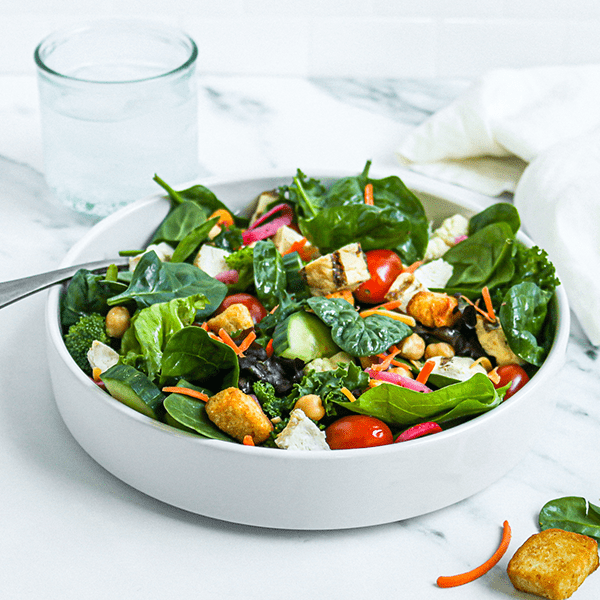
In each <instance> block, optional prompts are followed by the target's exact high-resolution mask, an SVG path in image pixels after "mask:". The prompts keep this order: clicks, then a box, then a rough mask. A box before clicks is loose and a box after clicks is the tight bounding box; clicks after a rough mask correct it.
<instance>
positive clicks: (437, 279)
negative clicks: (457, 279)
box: [415, 258, 454, 289]
mask: <svg viewBox="0 0 600 600" xmlns="http://www.w3.org/2000/svg"><path fill="white" fill-rule="evenodd" d="M453 270H454V268H453V267H452V265H451V264H449V263H447V262H446V261H444V260H443V259H441V258H438V259H437V260H434V261H431V262H428V263H425V264H424V265H421V266H420V267H419V268H418V269H417V270H416V271H415V278H416V279H417V280H418V281H420V282H421V283H422V284H423V285H424V286H425V287H426V288H428V289H431V288H443V287H446V284H447V283H448V280H449V279H450V277H452V271H453Z"/></svg>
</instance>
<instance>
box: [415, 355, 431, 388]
mask: <svg viewBox="0 0 600 600" xmlns="http://www.w3.org/2000/svg"><path fill="white" fill-rule="evenodd" d="M434 367H435V362H434V361H432V360H428V361H427V362H426V363H425V364H424V365H423V368H422V369H421V370H420V371H419V374H418V375H417V376H416V377H415V381H418V382H419V383H422V384H423V385H425V384H426V383H427V380H428V379H429V376H430V375H431V371H433V368H434Z"/></svg>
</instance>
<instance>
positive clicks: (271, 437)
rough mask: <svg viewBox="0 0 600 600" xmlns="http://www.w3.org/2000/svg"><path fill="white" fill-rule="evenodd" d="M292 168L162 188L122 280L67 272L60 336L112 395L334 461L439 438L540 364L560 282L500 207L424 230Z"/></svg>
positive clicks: (508, 208)
mask: <svg viewBox="0 0 600 600" xmlns="http://www.w3.org/2000/svg"><path fill="white" fill-rule="evenodd" d="M369 170H370V162H367V164H366V166H365V168H364V170H363V171H362V172H361V173H359V174H357V175H353V176H348V177H344V178H342V179H339V180H337V181H335V182H333V183H332V184H330V185H325V184H324V183H323V182H322V181H319V180H317V179H313V178H310V177H309V176H307V175H305V174H304V173H303V172H302V171H300V170H298V171H297V173H296V175H295V176H293V177H290V181H289V183H288V184H287V185H284V186H281V187H280V188H278V189H274V190H265V192H264V193H262V194H261V195H260V196H259V197H258V198H254V199H253V198H248V202H249V204H251V203H252V202H253V201H254V204H253V205H252V206H253V207H254V211H253V214H252V216H251V217H247V216H243V215H241V214H236V213H234V212H233V211H231V210H230V209H229V208H228V207H227V206H226V205H225V204H224V203H223V202H222V201H221V200H219V199H218V198H217V197H216V195H215V194H214V193H213V192H212V191H211V190H209V189H208V188H206V187H204V186H202V185H195V186H193V187H191V188H189V189H186V190H182V191H175V190H174V189H172V188H171V187H170V186H169V185H168V184H167V183H166V182H164V181H162V180H161V179H160V178H159V177H158V176H156V177H155V181H156V182H157V184H158V185H160V186H161V187H162V188H163V189H164V190H165V192H166V194H167V197H168V201H169V202H170V208H169V211H168V214H167V215H166V217H165V218H164V220H163V221H162V223H161V224H160V225H159V227H158V228H157V229H156V231H154V232H152V235H151V237H150V239H149V240H148V244H147V245H146V247H143V248H133V249H131V248H129V249H123V251H122V252H121V254H122V256H124V257H127V258H128V261H129V265H128V268H121V267H117V266H116V265H111V266H110V267H109V268H108V269H106V270H105V271H104V272H101V273H98V272H91V271H87V270H85V269H81V270H80V271H78V272H77V274H76V275H75V276H74V277H73V278H72V279H71V280H70V281H69V282H68V284H67V285H66V287H65V289H64V293H63V294H62V296H61V304H60V318H61V324H62V328H63V334H64V341H65V344H66V347H67V349H68V351H69V353H70V354H71V356H72V358H73V360H74V361H75V362H76V363H77V365H79V367H80V368H81V369H82V370H83V371H84V372H85V373H86V374H87V375H88V376H89V377H90V378H91V379H92V380H93V381H94V382H95V383H96V384H97V385H98V386H99V387H100V388H102V389H103V390H105V392H106V393H108V394H110V395H111V396H113V397H114V398H115V399H116V400H118V401H120V402H123V403H124V404H126V405H128V406H129V407H131V408H132V409H133V410H136V411H138V412H140V413H142V414H144V415H146V416H148V417H150V418H152V419H156V420H159V421H161V422H164V423H166V424H167V425H170V426H172V427H174V428H177V429H179V430H181V431H185V432H187V433H188V434H190V435H197V436H201V437H204V438H211V439H215V440H221V441H228V442H234V443H242V444H246V445H253V446H265V447H273V448H281V449H291V450H338V449H347V448H365V447H371V446H380V445H385V444H391V443H397V442H407V441H410V440H412V439H415V438H417V437H421V436H424V435H434V434H436V433H439V432H441V431H443V430H445V429H447V428H450V427H454V426H456V425H458V424H460V423H463V422H465V421H466V420H469V419H472V418H474V417H476V416H477V415H480V414H482V413H485V412H487V411H489V410H492V409H494V408H495V407H497V406H498V405H499V404H501V403H502V402H504V401H506V400H507V399H508V398H510V397H511V396H512V395H513V394H514V393H516V392H518V390H519V389H521V388H522V387H523V386H524V385H526V384H527V382H528V381H529V379H530V378H531V377H532V376H533V375H534V374H535V372H536V371H537V369H538V368H539V367H540V366H541V365H542V363H543V362H544V359H545V357H546V355H547V354H548V352H549V349H550V347H551V344H552V342H553V336H554V331H555V329H556V315H555V310H553V303H552V297H553V293H554V290H555V288H556V287H557V286H558V285H559V281H558V279H557V277H556V274H555V270H554V267H553V265H552V263H551V262H550V261H549V259H548V257H547V254H546V252H545V251H543V250H542V249H540V248H538V247H536V246H533V247H527V246H526V245H524V244H523V243H522V242H521V241H519V240H518V239H517V237H516V236H517V232H518V231H519V228H520V219H519V215H518V212H517V210H516V209H515V208H514V207H513V206H512V205H511V204H508V203H498V204H495V205H492V206H490V207H489V208H486V209H485V210H483V211H482V212H480V213H478V214H476V215H474V216H472V217H471V218H466V217H464V216H462V215H460V214H456V215H449V216H448V218H446V219H445V220H444V221H443V222H441V223H431V222H430V220H429V218H428V216H427V215H426V213H425V210H424V208H423V205H422V203H421V201H420V200H419V198H418V197H417V196H416V195H415V194H414V193H412V192H411V191H410V190H409V189H408V188H407V187H406V186H405V185H404V183H403V182H402V181H401V179H400V178H398V177H397V176H390V177H386V178H383V179H372V178H371V177H370V176H369Z"/></svg>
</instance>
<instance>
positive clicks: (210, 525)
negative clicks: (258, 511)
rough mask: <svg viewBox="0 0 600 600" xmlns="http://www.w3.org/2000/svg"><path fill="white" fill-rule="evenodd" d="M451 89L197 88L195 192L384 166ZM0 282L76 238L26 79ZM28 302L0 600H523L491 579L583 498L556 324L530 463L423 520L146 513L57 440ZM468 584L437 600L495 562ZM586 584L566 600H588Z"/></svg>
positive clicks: (588, 423) (592, 408) (1, 123)
mask: <svg viewBox="0 0 600 600" xmlns="http://www.w3.org/2000/svg"><path fill="white" fill-rule="evenodd" d="M467 85H468V82H466V81H457V80H435V81H434V80H423V81H420V80H398V81H394V80H374V81H357V80H351V79H328V80H303V79H287V78H235V77H230V78H225V77H223V78H220V77H206V78H201V79H200V92H201V106H200V136H201V143H200V151H201V162H202V169H203V173H202V175H203V176H212V175H226V174H230V173H235V172H236V171H237V170H240V171H243V172H246V173H247V172H256V173H260V174H264V173H265V172H267V171H269V170H271V169H277V170H279V171H280V170H282V169H287V168H289V169H290V173H293V172H295V170H296V168H297V167H300V168H302V169H303V170H306V171H308V172H310V169H311V168H314V167H318V168H319V169H324V168H340V169H344V170H347V171H348V172H355V171H359V170H361V169H362V167H363V165H364V162H365V160H366V159H368V158H371V159H373V161H374V165H375V166H377V167H378V169H380V170H382V169H389V170H390V172H393V171H394V169H396V168H397V165H396V164H395V162H394V157H393V150H394V147H395V146H396V145H397V143H398V141H399V140H400V139H401V136H402V135H403V133H404V132H405V131H407V130H408V129H409V128H410V127H413V126H414V125H416V124H417V123H419V122H421V121H422V120H423V119H424V118H426V116H427V115H429V114H431V112H432V111H435V110H437V109H439V108H441V107H442V106H444V105H445V104H447V103H448V102H449V101H450V100H452V99H453V98H454V97H455V96H456V95H457V94H459V93H460V92H461V91H462V90H464V89H465V88H466V86H467ZM0 90H1V92H2V93H0V207H1V208H0V211H1V212H0V215H1V223H2V228H1V234H0V235H1V240H2V242H1V243H0V280H9V279H13V278H17V277H21V276H24V275H29V274H34V273H38V272H42V271H44V270H49V269H52V268H54V267H55V266H57V265H58V263H59V262H60V261H61V259H62V258H63V256H64V255H65V253H66V252H67V250H68V249H69V248H70V247H71V245H72V244H73V243H74V242H76V241H77V240H78V239H79V238H80V237H81V236H83V235H84V234H85V233H86V231H88V230H89V228H90V227H91V226H92V224H93V221H92V220H90V219H89V218H86V217H82V216H79V215H76V214H74V213H71V212H69V211H68V210H66V209H64V208H62V207H60V206H58V205H57V204H56V202H55V201H54V200H53V199H52V197H51V196H50V194H49V191H48V190H47V188H46V185H45V182H44V177H43V163H42V155H41V142H40V132H39V123H38V108H37V91H36V86H35V80H34V79H33V78H29V77H25V76H24V77H3V78H0ZM44 302H45V294H37V295H34V296H30V297H29V298H26V299H25V300H22V301H20V302H18V303H15V304H13V305H10V306H8V307H6V308H4V309H2V310H1V311H0V331H2V336H1V337H0V357H1V358H0V365H1V367H0V481H1V482H2V483H1V485H0V506H1V507H2V510H1V511H0V529H1V531H2V534H1V535H0V565H2V568H1V569H0V570H1V571H2V573H3V574H2V584H1V587H2V597H3V598H7V599H15V600H26V599H30V598H31V599H33V598H36V599H37V598H45V599H54V598H60V599H61V600H70V599H77V600H80V599H86V600H91V599H96V598H98V599H100V598H102V599H106V598H127V599H132V598H144V600H153V599H162V598H178V599H179V600H186V599H188V598H189V599H192V598H193V599H194V600H196V599H197V598H217V597H218V598H244V599H245V600H249V599H251V598H261V599H262V598H274V597H285V598H290V599H292V598H293V599H296V598H298V599H300V598H302V599H304V598H344V599H348V598H352V599H362V598H391V597H396V598H417V599H421V598H427V599H429V598H438V597H439V598H442V597H443V598H444V599H446V598H447V599H453V598H461V599H469V598H471V599H477V600H486V599H496V598H502V597H511V598H528V597H531V596H528V595H526V594H521V593H519V592H516V591H515V590H514V588H513V587H512V585H511V583H510V581H509V580H508V577H507V575H506V565H507V562H508V560H509V558H510V557H511V556H512V554H513V553H514V551H516V549H517V548H518V546H520V544H521V543H522V542H523V541H524V540H525V539H526V538H528V537H529V536H530V535H532V534H533V533H536V532H537V525H536V520H537V515H538V513H539V510H540V508H541V507H542V506H543V505H544V503H545V502H547V501H548V500H550V499H553V498H557V497H561V496H570V495H574V496H583V497H585V498H587V499H588V500H590V501H591V502H597V501H598V499H599V493H598V487H597V485H598V484H597V481H598V480H599V476H600V466H599V465H600V462H599V461H598V455H597V450H598V445H599V444H598V439H599V435H598V434H599V432H600V403H599V402H598V398H599V397H600V376H599V375H600V370H599V368H598V352H597V349H596V348H594V347H593V346H591V345H590V344H589V342H588V341H587V340H586V338H585V336H584V335H583V333H582V332H581V329H580V327H579V325H578V323H577V320H576V318H575V317H573V326H572V333H571V337H570V341H569V345H568V350H567V357H566V363H565V365H564V367H563V369H562V372H561V373H560V374H559V376H558V377H557V378H556V386H555V387H554V388H553V389H552V390H551V392H550V393H552V394H555V396H556V400H557V408H556V410H555V411H554V413H553V414H552V416H551V418H550V422H549V425H548V426H547V428H546V429H545V430H544V431H543V432H532V438H533V439H534V441H533V443H532V448H531V451H530V452H529V453H528V454H527V456H526V457H525V458H524V459H523V461H522V462H521V463H520V464H519V465H517V466H516V467H515V468H514V469H513V470H511V471H510V472H509V473H508V474H507V475H506V476H505V477H503V478H502V479H501V480H500V481H498V482H496V483H495V484H493V485H491V486H490V487H489V488H488V489H486V490H484V491H482V492H480V493H478V494H476V495H475V496H473V497H471V498H469V499H467V500H464V501H462V502H459V503H458V504H456V505H453V506H450V507H448V508H446V509H443V510H439V511H437V512H435V513H432V514H428V515H424V516H421V517H418V518H413V519H410V520H407V521H403V522H397V523H391V524H388V525H381V526H376V527H369V528H364V529H357V530H345V531H333V532H332V531H329V532H318V531H317V532H306V531H304V532H298V531H280V530H268V529H260V528H253V527H248V526H240V525H233V524H229V523H223V522H219V521H214V520H211V519H208V518H204V517H201V516H198V515H195V514H190V513H186V512H184V511H181V510H179V509H176V508H173V507H171V506H168V505H165V504H163V503H161V502H159V501H157V500H154V499H152V498H149V497H147V496H145V495H143V494H141V493H139V492H137V491H136V490H134V489H132V488H130V487H129V486H127V485H126V484H124V483H122V482H121V481H119V480H118V479H116V478H115V477H113V476H112V475H110V474H109V473H108V472H106V471H105V470H103V469H102V468H101V467H100V466H99V465H97V464H96V463H95V462H94V461H93V460H92V459H91V458H89V456H88V455H87V454H86V453H85V452H84V451H83V450H82V449H81V448H80V447H79V446H78V444H77V443H76V442H75V440H74V439H73V438H72V437H71V435H70V434H69V432H68V430H67V429H66V427H65V425H64V424H63V422H62V420H61V418H60V416H59V414H58V412H57V409H56V406H55V404H54V398H53V395H52V391H51V388H50V381H49V373H48V367H47V364H46V358H45V331H44V324H43V307H44ZM505 519H507V520H508V521H509V522H510V524H511V526H512V530H513V541H512V543H511V546H510V549H509V551H508V553H507V554H506V555H505V556H504V558H503V559H502V560H501V561H500V563H499V565H498V566H497V567H496V568H494V569H493V570H492V571H491V572H490V573H488V574H487V575H486V576H485V577H483V578H481V579H479V580H477V581H476V582H473V583H471V584H469V585H466V586H463V587H459V588H454V589H446V590H442V589H439V588H437V586H436V585H435V581H436V578H437V577H438V576H439V575H442V574H444V575H448V574H453V573H460V572H463V571H466V570H468V569H471V568H473V567H474V566H476V565H478V564H479V563H481V562H483V561H484V560H485V559H487V558H488V557H489V556H490V555H491V554H492V552H493V551H494V550H495V548H496V546H497V544H498V541H499V536H500V530H501V526H502V522H503V521H504V520H505ZM599 593H600V575H598V574H595V575H592V576H591V577H590V578H589V580H588V581H586V582H585V583H584V584H583V586H582V587H581V588H580V590H579V591H577V592H576V595H575V597H576V598H578V599H579V600H585V599H592V598H594V599H595V598H597V597H598V594H599Z"/></svg>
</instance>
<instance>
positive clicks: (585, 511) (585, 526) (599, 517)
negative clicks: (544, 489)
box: [539, 496, 600, 542]
mask: <svg viewBox="0 0 600 600" xmlns="http://www.w3.org/2000/svg"><path fill="white" fill-rule="evenodd" d="M539 524H540V527H541V529H542V530H544V529H551V528H557V529H562V530H564V531H572V532H573V533H580V534H581V535H587V536H589V537H592V538H594V539H595V540H596V541H597V542H600V506H596V505H594V504H592V503H591V502H588V501H587V500H586V499H585V498H580V497H577V496H566V497H564V498H557V499H556V500H550V501H549V502H547V503H546V504H545V505H544V506H543V507H542V510H541V511H540V515H539Z"/></svg>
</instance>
